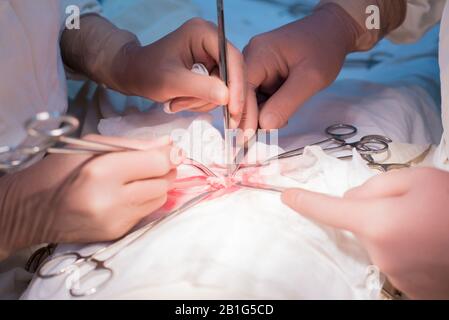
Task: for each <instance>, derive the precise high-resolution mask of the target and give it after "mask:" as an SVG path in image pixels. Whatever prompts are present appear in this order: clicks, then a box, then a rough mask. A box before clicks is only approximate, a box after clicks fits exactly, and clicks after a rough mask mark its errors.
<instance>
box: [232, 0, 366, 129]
mask: <svg viewBox="0 0 449 320" xmlns="http://www.w3.org/2000/svg"><path fill="white" fill-rule="evenodd" d="M358 28H359V27H358V25H357V23H356V22H355V20H353V19H352V18H351V16H349V15H348V14H347V13H346V12H345V11H344V10H343V9H341V8H340V7H339V6H337V5H333V4H328V5H325V6H322V7H321V8H319V9H317V10H316V11H315V12H314V13H313V14H312V15H311V16H309V17H307V18H305V19H303V20H299V21H297V22H294V23H291V24H288V25H286V26H283V27H281V28H279V29H277V30H274V31H271V32H268V33H265V34H262V35H259V36H256V37H255V38H253V39H252V40H251V41H250V43H249V44H248V46H247V47H246V48H245V50H244V56H245V61H246V63H247V69H248V81H249V83H250V85H249V93H248V97H247V108H246V109H245V114H244V116H243V120H244V122H243V123H242V125H241V126H242V127H243V128H252V129H255V128H257V124H258V121H259V123H260V127H262V129H278V128H281V127H283V126H284V125H286V124H287V121H288V119H289V118H290V116H292V114H293V113H295V111H296V110H297V109H298V108H299V107H300V106H301V105H302V104H303V103H304V102H305V101H307V100H308V99H309V98H310V97H312V96H313V95H314V94H316V93H317V92H318V91H320V90H322V89H324V88H325V87H327V86H328V85H329V84H331V83H332V82H333V81H334V80H335V78H336V77H337V75H338V73H339V72H340V70H341V68H342V65H343V63H344V60H345V57H346V55H347V54H348V53H349V52H351V51H353V50H354V49H355V47H354V46H355V42H356V40H357V36H358ZM256 94H258V95H259V96H265V97H268V100H267V101H266V102H265V101H260V100H259V103H260V105H259V107H260V109H261V110H260V115H259V116H258V112H259V110H258V103H257V99H256Z"/></svg>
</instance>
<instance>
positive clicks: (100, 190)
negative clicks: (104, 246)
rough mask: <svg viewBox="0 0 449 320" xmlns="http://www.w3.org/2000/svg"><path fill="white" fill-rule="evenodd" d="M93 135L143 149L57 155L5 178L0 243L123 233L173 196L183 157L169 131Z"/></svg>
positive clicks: (89, 239)
mask: <svg viewBox="0 0 449 320" xmlns="http://www.w3.org/2000/svg"><path fill="white" fill-rule="evenodd" d="M86 139H88V140H92V141H100V142H106V143H113V144H116V145H124V146H128V147H133V148H138V149H142V151H130V152H117V153H111V154H107V155H102V156H98V157H89V156H84V155H70V156H68V155H52V156H48V157H47V158H45V159H43V160H42V161H40V162H39V163H37V164H36V165H34V166H32V167H30V168H28V169H25V170H23V171H21V172H19V173H16V174H12V175H10V176H6V177H3V178H2V179H1V183H0V187H2V194H3V195H5V196H4V197H0V198H2V199H0V202H1V205H2V206H1V212H0V214H1V217H0V218H1V219H0V224H1V230H0V249H3V251H7V250H8V251H10V252H11V251H13V250H16V249H18V248H23V247H26V246H29V245H32V244H39V243H45V242H57V243H59V242H92V241H104V240H113V239H117V238H119V237H121V236H123V235H124V234H125V233H126V232H128V231H129V230H130V229H131V228H132V227H133V226H135V225H136V224H137V223H138V222H139V221H140V220H141V219H142V218H143V217H145V216H147V215H149V214H150V213H152V212H153V211H155V210H156V209H158V208H159V207H161V206H162V205H163V204H164V203H165V202H166V199H167V192H168V191H169V189H170V188H171V186H172V182H173V180H174V179H175V177H176V167H177V166H178V165H179V164H180V163H181V162H182V161H183V157H184V155H183V153H182V151H180V149H178V148H176V147H173V146H172V145H171V142H170V140H169V139H168V138H166V139H165V138H164V139H161V140H158V141H155V142H150V143H148V142H142V141H135V140H127V139H120V138H106V137H99V136H89V137H86ZM5 179H6V180H5ZM5 186H6V188H3V187H5ZM5 248H7V249H5ZM0 251H1V250H0Z"/></svg>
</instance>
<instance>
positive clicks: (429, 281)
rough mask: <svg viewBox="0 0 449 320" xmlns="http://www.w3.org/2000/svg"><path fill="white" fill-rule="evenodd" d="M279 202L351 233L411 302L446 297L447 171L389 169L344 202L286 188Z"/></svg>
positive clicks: (448, 273) (448, 288)
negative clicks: (411, 299)
mask: <svg viewBox="0 0 449 320" xmlns="http://www.w3.org/2000/svg"><path fill="white" fill-rule="evenodd" d="M430 186H431V187H430ZM282 200H283V201H284V202H285V203H286V204H287V205H289V206H290V207H291V208H293V209H294V210H296V211H298V212H299V213H301V214H302V215H304V216H306V217H309V218H310V219H313V220H315V221H317V222H319V223H323V224H326V225H329V226H332V227H335V228H340V229H345V230H348V231H351V232H353V233H354V234H355V235H356V236H357V237H358V239H360V241H361V242H362V243H363V244H364V246H365V248H366V250H367V251H368V253H369V255H370V257H371V259H372V261H373V263H374V264H376V265H377V266H378V267H379V268H380V269H381V270H382V271H383V272H384V273H385V274H386V275H387V276H388V278H389V279H390V281H391V282H392V283H393V284H394V285H395V286H396V287H397V288H398V289H399V290H401V291H403V292H404V293H406V294H407V296H409V297H410V298H415V299H449V271H448V270H449V255H448V254H447V253H448V252H449V233H448V226H449V211H448V210H449V173H447V172H444V171H440V170H436V169H430V168H415V169H407V170H401V171H392V172H390V173H387V174H383V175H380V176H377V177H375V178H372V179H371V180H369V181H368V182H366V183H365V184H364V185H362V186H361V187H358V188H355V189H352V190H350V191H348V192H347V193H346V194H345V196H344V197H343V198H335V197H330V196H326V195H323V194H318V193H313V192H308V191H305V190H288V191H287V192H285V193H284V194H283V196H282Z"/></svg>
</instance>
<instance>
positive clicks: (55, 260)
mask: <svg viewBox="0 0 449 320" xmlns="http://www.w3.org/2000/svg"><path fill="white" fill-rule="evenodd" d="M69 258H71V259H72V260H73V262H72V263H69V264H67V266H62V267H60V268H57V270H56V271H54V272H47V271H45V270H46V268H48V269H51V268H52V266H59V265H60V264H61V263H63V262H64V261H67V260H68V259H69ZM84 259H85V258H84V257H83V256H81V255H80V254H79V253H77V252H69V253H63V254H60V255H57V256H54V257H51V258H49V259H48V260H47V261H45V262H44V263H43V264H42V265H41V266H40V267H39V269H38V270H37V276H38V277H39V278H41V279H51V278H54V277H58V276H60V275H63V274H65V273H67V272H69V271H71V270H73V268H74V267H75V266H76V265H77V263H79V262H80V261H84Z"/></svg>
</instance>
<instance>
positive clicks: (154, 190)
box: [0, 15, 246, 259]
mask: <svg viewBox="0 0 449 320" xmlns="http://www.w3.org/2000/svg"><path fill="white" fill-rule="evenodd" d="M81 25H82V28H81V29H80V30H64V32H63V33H62V36H61V41H60V46H61V52H62V57H63V60H64V62H65V64H66V65H67V66H69V67H70V68H71V69H72V70H74V71H76V72H79V73H83V74H86V75H89V76H91V78H92V79H93V80H95V81H97V82H99V83H103V84H105V85H107V86H109V87H111V88H114V89H116V90H118V91H120V92H122V93H125V94H128V95H136V96H142V97H146V98H150V99H152V100H155V101H159V102H165V101H170V100H172V102H173V103H172V106H173V108H175V109H176V111H180V110H185V109H190V110H192V111H199V112H206V111H209V110H211V109H213V108H215V107H216V106H217V105H229V110H230V112H231V115H232V122H231V124H232V125H233V126H234V127H237V126H238V123H239V121H240V119H239V117H240V115H241V113H242V110H243V108H244V105H245V98H246V80H245V79H246V78H245V73H246V71H245V64H244V60H243V55H242V54H241V53H240V52H239V51H238V50H237V49H236V48H235V47H233V46H232V45H231V44H228V54H229V62H230V63H229V66H230V68H229V77H230V82H229V88H228V87H226V85H225V84H224V83H223V82H222V81H220V80H219V79H218V77H217V74H218V70H217V66H218V61H219V52H218V45H217V44H218V34H217V30H216V27H215V26H214V25H213V24H211V23H209V22H206V21H204V20H201V19H192V20H190V21H188V22H186V23H185V24H183V25H182V26H181V27H180V28H179V29H178V30H176V31H174V32H173V33H171V34H169V35H167V36H166V37H164V38H162V39H161V40H159V41H157V42H155V43H153V44H150V45H148V46H142V45H140V43H139V42H138V40H137V39H136V38H135V37H134V36H132V35H130V34H129V33H126V32H124V31H123V30H120V29H118V28H117V27H115V26H114V25H113V24H111V23H110V22H109V21H107V20H106V19H104V18H102V17H100V16H97V15H87V16H84V17H82V19H81ZM99 30H100V31H99ZM111 44H112V46H111ZM118 45H120V46H119V47H117V46H118ZM111 48H116V49H117V51H113V52H112V51H111ZM194 63H203V64H204V65H205V66H206V67H207V68H208V70H209V72H210V74H211V76H210V77H208V76H200V75H197V74H195V73H193V72H191V71H190V69H191V68H192V65H193V64H194ZM85 139H88V140H94V141H104V142H107V143H111V144H116V145H123V146H126V147H134V148H139V149H142V151H136V152H119V153H111V154H108V155H104V156H100V157H95V158H93V157H86V156H73V155H72V156H67V155H65V156H61V155H58V156H56V155H54V156H48V157H46V158H45V159H44V160H42V161H40V162H39V163H37V164H35V165H34V166H32V167H30V168H28V169H26V170H23V171H21V172H18V173H15V174H8V175H6V176H4V177H2V178H1V179H0V230H1V231H2V232H0V259H1V258H4V257H6V256H7V255H8V254H10V253H11V252H14V251H15V250H17V249H20V248H23V247H27V246H30V245H32V244H39V243H45V242H92V241H105V240H113V239H117V238H119V237H121V236H123V235H124V234H126V233H127V232H128V231H129V230H130V229H131V228H132V227H133V226H134V225H135V224H136V223H138V222H139V221H140V220H141V219H142V218H143V217H145V216H147V215H149V214H150V213H152V212H153V211H155V210H157V209H158V208H160V207H161V206H162V205H163V204H164V203H165V202H166V198H167V192H168V191H169V190H170V188H171V184H172V182H173V180H174V179H175V177H176V167H177V166H178V165H179V164H180V163H181V162H182V157H183V155H182V152H180V150H179V149H177V148H175V147H173V146H172V145H171V142H170V141H169V139H165V140H162V141H156V142H142V141H134V140H128V139H119V138H110V137H100V136H88V137H86V138H85ZM130 164H132V165H130Z"/></svg>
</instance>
